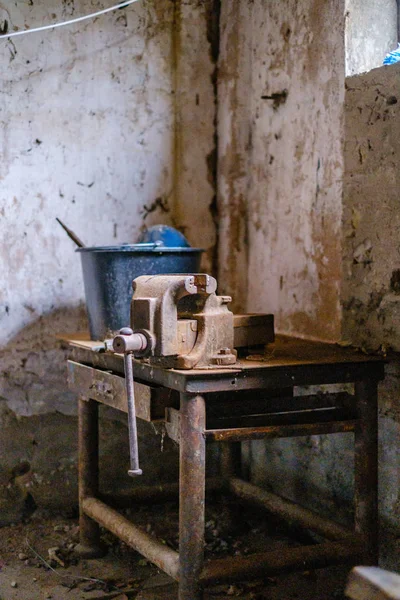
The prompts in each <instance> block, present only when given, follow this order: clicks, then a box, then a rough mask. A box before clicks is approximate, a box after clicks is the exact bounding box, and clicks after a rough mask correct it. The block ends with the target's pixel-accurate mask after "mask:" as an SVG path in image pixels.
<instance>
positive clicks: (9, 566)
mask: <svg viewBox="0 0 400 600" xmlns="http://www.w3.org/2000/svg"><path fill="white" fill-rule="evenodd" d="M132 512H133V510H132V509H131V511H125V514H126V515H127V516H128V517H129V516H130V515H131V516H132V514H131V513H132ZM134 513H135V523H137V524H139V525H140V526H141V527H143V529H145V530H146V531H148V532H149V533H151V534H154V535H157V537H160V538H161V539H163V540H164V542H165V543H166V544H168V545H169V546H171V547H173V548H174V549H177V543H178V539H177V517H178V510H177V506H176V504H174V503H168V504H166V505H162V506H153V507H151V508H149V507H146V508H145V507H136V508H135V509H134ZM233 534H234V535H233ZM78 538H79V527H78V520H77V516H76V515H74V514H71V515H65V514H64V515H60V516H55V515H51V514H46V513H45V512H43V511H36V512H35V513H34V514H33V515H32V516H31V517H30V519H29V521H27V522H26V523H20V524H15V525H12V526H8V527H3V528H1V529H0V600H45V599H53V600H78V599H79V600H97V599H98V600H100V599H103V600H106V599H108V598H110V599H111V598H112V599H114V600H127V599H132V598H135V599H136V600H158V599H162V600H176V599H177V586H176V584H174V583H173V582H172V580H171V579H169V578H168V577H167V576H166V575H164V574H163V573H161V572H160V571H159V570H158V569H156V568H155V567H153V566H151V565H149V564H148V563H147V561H146V560H144V559H143V557H141V556H140V555H139V554H137V553H136V552H135V551H133V550H132V549H130V548H128V547H127V546H126V545H125V544H123V543H121V542H120V541H119V540H117V539H116V538H115V537H113V536H112V535H111V534H109V533H108V532H105V531H104V532H103V542H104V543H105V544H106V546H107V549H108V552H107V555H106V557H105V558H103V559H99V560H90V561H88V560H80V559H79V557H77V556H76V554H75V552H74V548H75V546H76V544H77V542H78ZM301 541H302V542H304V541H305V540H304V539H303V540H300V539H299V538H298V537H297V539H296V538H293V537H289V535H288V532H285V531H283V530H282V528H281V526H280V525H278V524H276V523H275V524H272V525H271V523H269V524H268V527H267V525H266V520H265V515H264V516H261V515H258V514H254V511H246V510H244V509H243V508H240V509H239V510H237V507H236V506H233V505H227V504H226V501H222V500H221V501H217V502H214V503H213V504H212V506H211V508H210V509H209V510H208V514H207V523H206V542H207V546H206V558H209V557H211V556H213V557H222V556H226V555H232V554H236V555H246V554H249V553H253V552H257V551H258V552H260V551H265V550H274V549H279V548H280V547H283V546H284V547H287V546H293V547H294V546H298V545H299V543H301ZM348 571H349V569H348V568H331V569H324V570H320V571H308V572H304V573H297V574H293V575H290V576H281V577H266V578H265V579H263V580H258V581H253V582H248V583H239V584H233V585H226V584H225V585H219V586H216V587H214V588H212V589H209V590H207V591H206V594H205V598H206V599H207V600H212V599H215V600H218V599H222V598H237V599H238V600H264V599H265V600H266V599H268V600H291V599H299V600H308V599H310V600H333V599H336V600H343V599H344V595H343V589H344V585H345V581H346V577H347V574H348Z"/></svg>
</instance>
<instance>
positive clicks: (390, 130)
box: [343, 65, 400, 569]
mask: <svg viewBox="0 0 400 600" xmlns="http://www.w3.org/2000/svg"><path fill="white" fill-rule="evenodd" d="M399 78H400V65H392V66H388V67H381V68H379V69H375V70H373V71H370V72H369V73H365V74H362V75H357V76H354V77H350V78H348V79H347V81H346V88H347V91H346V107H345V117H346V118H345V135H346V138H345V140H346V143H345V173H344V195H343V231H344V247H343V253H344V259H343V337H344V338H345V339H347V340H350V341H351V342H353V343H354V344H356V345H358V346H360V347H362V348H365V349H366V350H377V349H379V348H381V349H382V350H383V351H386V350H389V349H394V350H396V351H397V352H398V351H399V349H400V343H399V334H400V324H399V316H400V295H399V294H400V291H399V286H398V279H399V273H400V253H399V243H398V238H399V231H400V216H399V208H398V207H399V202H398V200H399V189H400V188H399V186H400V175H399V169H398V158H397V157H398V155H399V152H400V146H399V137H400V127H399V123H398V120H399V102H400V84H399V81H400V79H399ZM399 397H400V369H399V365H398V363H392V364H390V365H389V366H388V368H387V376H386V379H385V381H384V383H383V384H382V385H381V386H380V406H379V426H380V515H381V524H382V528H383V543H382V553H383V560H384V561H386V562H387V564H389V565H390V566H392V567H393V568H396V569H398V568H399V561H398V556H399V542H398V538H399V535H400V531H399V525H398V522H399V518H400V496H399V472H400V470H399V466H400V456H399V448H400V410H399Z"/></svg>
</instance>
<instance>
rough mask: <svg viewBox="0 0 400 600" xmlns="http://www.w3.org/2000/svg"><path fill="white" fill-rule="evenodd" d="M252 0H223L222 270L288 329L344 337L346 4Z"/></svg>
mask: <svg viewBox="0 0 400 600" xmlns="http://www.w3.org/2000/svg"><path fill="white" fill-rule="evenodd" d="M246 5H247V6H243V3H241V2H230V3H225V8H224V3H223V21H222V24H223V25H222V28H221V31H222V43H221V72H220V75H221V83H220V93H219V122H220V125H221V127H220V130H219V136H220V141H219V148H220V157H219V197H220V207H221V227H220V255H221V256H223V257H224V259H223V260H222V261H221V266H220V278H221V279H222V281H223V285H224V289H225V290H226V291H228V290H229V291H232V293H233V295H234V296H235V297H236V305H237V306H239V307H246V308H247V309H248V310H250V311H259V312H265V311H271V312H273V313H274V314H275V316H276V324H277V329H278V330H280V331H283V332H287V333H295V334H299V335H303V336H307V337H315V338H322V339H327V340H335V339H337V338H338V337H339V335H340V302H339V295H340V294H339V290H340V277H341V271H340V263H341V247H340V238H341V192H342V183H341V174H342V135H341V132H342V104H343V93H344V4H343V2H336V1H333V0H330V1H329V2H323V1H321V0H314V1H313V2H308V1H307V2H306V1H304V2H294V1H293V2H291V1H289V2H285V3H282V2H278V1H272V2H266V1H263V0H256V1H255V2H252V3H246ZM235 265H239V267H236V268H235Z"/></svg>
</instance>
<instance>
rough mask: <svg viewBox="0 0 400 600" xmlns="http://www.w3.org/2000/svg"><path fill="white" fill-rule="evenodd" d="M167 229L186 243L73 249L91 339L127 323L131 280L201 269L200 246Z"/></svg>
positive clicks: (105, 334)
mask: <svg viewBox="0 0 400 600" xmlns="http://www.w3.org/2000/svg"><path fill="white" fill-rule="evenodd" d="M152 229H154V228H152ZM168 229H170V230H172V232H174V231H175V232H176V233H177V234H178V237H179V240H180V244H182V238H183V239H184V241H185V242H186V244H187V245H186V246H182V245H180V246H178V245H175V246H166V245H163V240H162V239H161V240H160V239H158V240H157V241H155V242H151V243H139V244H122V245H121V246H102V247H93V248H86V247H84V248H78V249H77V250H76V252H79V254H80V255H81V262H82V271H83V282H84V286H85V297H86V308H87V312H88V318H89V330H90V337H91V339H92V340H104V339H106V338H107V337H110V336H112V335H113V334H114V333H115V332H116V331H118V330H119V329H121V328H122V327H127V326H129V325H130V305H131V299H132V281H133V280H134V279H136V277H139V276H140V275H161V274H167V273H182V274H185V273H198V272H199V271H200V261H201V254H202V252H203V250H202V249H201V248H190V247H189V245H188V242H187V240H186V238H184V236H182V234H181V233H179V232H178V231H176V230H173V229H172V227H170V228H168ZM163 235H164V234H163ZM171 235H172V233H171ZM178 237H176V238H175V239H177V240H178ZM169 240H171V237H170V238H169Z"/></svg>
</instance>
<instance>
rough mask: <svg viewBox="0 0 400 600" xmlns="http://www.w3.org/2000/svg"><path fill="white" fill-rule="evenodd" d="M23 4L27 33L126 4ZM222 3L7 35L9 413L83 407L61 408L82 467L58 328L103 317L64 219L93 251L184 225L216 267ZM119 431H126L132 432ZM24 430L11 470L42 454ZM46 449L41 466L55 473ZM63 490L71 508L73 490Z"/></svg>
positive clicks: (2, 311)
mask: <svg viewBox="0 0 400 600" xmlns="http://www.w3.org/2000/svg"><path fill="white" fill-rule="evenodd" d="M7 5H9V6H7V7H6V8H5V5H4V3H3V4H2V6H1V8H0V25H1V26H3V25H4V23H5V21H7V22H8V26H9V30H13V29H15V28H19V29H24V28H25V27H27V26H31V27H32V26H34V25H38V24H39V25H40V24H43V23H51V22H55V21H60V20H64V19H66V18H69V17H72V16H80V15H83V14H88V13H90V12H94V11H96V10H98V9H101V8H104V7H106V6H109V5H110V4H109V3H105V2H103V1H102V0H91V1H89V0H68V1H64V0H63V1H62V2H53V3H51V2H50V3H49V2H44V1H42V0H35V1H34V2H30V3H21V2H18V3H7ZM213 5H214V0H206V1H205V2H194V3H192V4H190V5H188V3H186V2H179V1H177V2H173V1H172V0H157V1H155V0H142V1H141V2H138V3H137V4H134V5H132V6H130V7H129V8H127V9H124V10H119V11H116V12H114V13H111V14H108V15H105V16H102V17H100V18H97V19H95V20H90V21H87V22H85V23H83V24H79V25H74V26H71V27H66V28H61V29H58V30H56V31H54V32H46V33H39V34H33V35H29V36H24V37H19V38H16V39H15V40H14V42H11V41H9V42H7V41H3V40H1V41H0V60H1V61H2V65H3V68H2V70H1V74H0V122H1V128H0V248H1V249H0V323H1V327H0V365H1V368H0V408H2V409H4V411H3V412H1V411H0V413H1V414H3V413H4V414H8V412H7V410H11V411H12V414H14V413H15V415H16V418H17V421H18V419H20V418H21V416H23V418H25V417H29V416H31V415H41V414H43V415H44V414H45V413H62V414H63V415H67V416H68V418H71V419H72V421H68V419H67V418H66V419H64V417H62V416H59V417H57V415H56V414H53V416H52V417H51V419H53V418H54V421H55V422H57V419H59V421H58V422H59V427H60V431H59V433H60V439H61V438H62V437H63V435H64V433H65V440H66V441H65V445H64V446H63V450H62V452H63V453H64V458H65V460H67V458H66V457H69V458H70V459H71V460H76V447H75V441H72V442H71V427H72V426H73V425H71V423H75V417H74V415H75V413H76V407H75V398H74V397H73V396H72V395H71V394H70V393H69V392H68V390H67V389H66V368H65V358H66V352H65V349H62V348H60V344H59V342H57V340H56V338H55V336H56V334H57V333H59V332H75V331H78V330H83V329H86V328H87V322H86V316H85V310H84V298H83V295H84V294H83V284H82V275H81V269H80V261H79V257H78V256H77V255H76V254H75V253H74V245H73V243H72V242H71V241H70V240H69V239H68V238H67V236H66V235H65V233H64V232H63V231H62V230H61V228H60V227H59V226H58V225H57V223H56V222H55V218H56V217H59V218H60V219H61V220H63V221H64V222H65V223H66V224H68V225H69V226H70V227H71V228H72V229H73V230H74V231H75V232H76V233H77V234H78V235H79V237H81V238H82V240H83V241H84V242H85V243H86V244H87V245H107V244H116V243H121V242H126V241H135V240H136V238H137V235H138V233H139V231H140V229H141V228H142V227H143V225H144V224H146V225H151V224H152V223H157V222H163V223H167V224H172V225H174V226H176V227H178V228H180V229H182V230H183V231H184V232H185V234H186V235H187V236H188V237H189V239H190V241H191V242H192V244H193V245H197V246H200V247H203V248H205V249H206V250H207V254H206V258H205V264H206V268H207V269H211V268H212V264H213V257H214V243H215V239H216V228H215V215H214V213H213V207H212V204H213V198H214V196H215V181H214V179H213V173H214V171H215V166H214V165H213V160H214V161H215V151H214V149H215V85H214V81H213V75H214V71H215V56H213V53H212V44H213V40H212V39H211V38H210V13H211V11H212V7H213ZM210 156H211V157H212V158H211V160H210ZM193 206H195V207H196V213H195V212H194V210H193ZM7 407H8V408H7ZM32 418H33V417H32ZM35 418H36V417H35ZM49 418H50V417H49ZM43 419H46V417H45V416H43ZM0 421H1V417H0ZM9 421H10V420H9ZM10 422H11V423H14V421H13V419H11V421H10ZM37 422H38V423H39V422H40V419H39V421H37ZM43 422H44V421H43ZM52 422H53V421H52ZM1 423H2V421H1ZM1 423H0V426H1ZM24 423H25V421H24ZM75 426H76V423H75ZM24 427H25V429H26V428H28V429H29V427H30V425H29V423H28V421H26V426H24ZM23 429H24V428H23V427H22V429H21V428H20V429H19V430H18V428H15V435H16V436H18V435H19V432H21V431H22V430H23ZM47 429H48V428H47ZM47 429H46V427H45V426H44V427H43V428H42V430H41V431H42V434H43V438H42V442H41V443H43V444H44V443H45V441H46V440H47V439H48V438H47V435H48V433H46V431H47ZM11 430H12V428H11V429H9V430H8V431H9V432H11ZM118 431H119V432H120V433H118ZM114 433H115V435H116V437H117V439H120V437H121V428H119V429H118V427H117V426H116V428H114ZM123 435H124V437H126V430H125V431H123ZM9 436H10V438H9V442H10V443H9V444H7V443H5V444H4V445H2V446H1V450H0V469H1V465H2V464H5V463H7V465H8V463H10V462H11V461H12V460H14V462H18V460H22V459H29V452H26V447H25V445H23V444H21V445H20V447H19V450H18V449H16V447H15V445H13V444H12V443H11V442H12V439H11V438H12V437H13V434H12V433H9ZM70 442H71V445H70ZM156 444H158V442H156ZM5 457H7V459H6V458H5ZM40 457H42V458H43V454H40V453H39V458H38V460H36V462H35V461H33V462H35V465H34V466H35V468H39V467H40V468H41V469H42V470H43V469H44V471H45V472H46V473H50V470H52V471H54V468H53V466H52V467H51V469H50V467H48V465H46V464H45V463H44V462H43V461H42V458H40ZM71 457H72V458H71ZM7 468H8V467H7ZM153 475H154V477H156V478H157V477H158V475H157V472H156V471H154V473H153ZM46 477H47V476H46ZM46 477H45V480H46V481H48V483H49V484H50V483H51V480H52V476H51V475H49V477H48V478H47V479H46ZM54 489H56V490H60V501H61V496H62V494H63V493H64V492H65V490H63V489H62V488H60V486H58V485H55V487H54Z"/></svg>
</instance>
